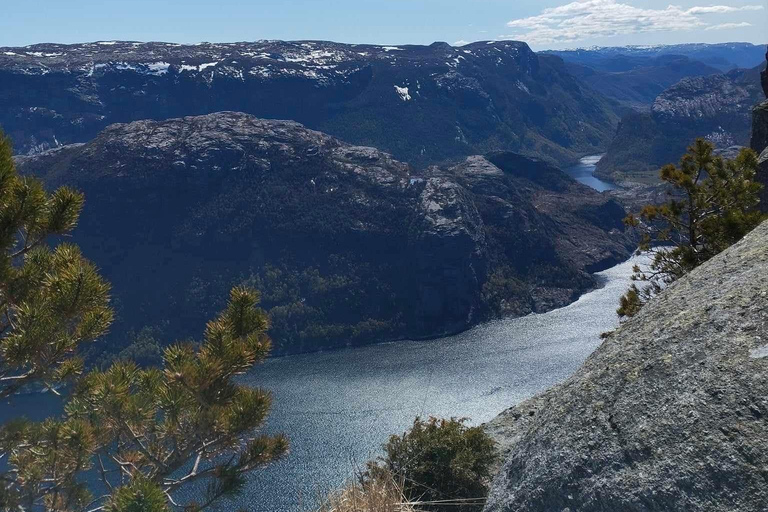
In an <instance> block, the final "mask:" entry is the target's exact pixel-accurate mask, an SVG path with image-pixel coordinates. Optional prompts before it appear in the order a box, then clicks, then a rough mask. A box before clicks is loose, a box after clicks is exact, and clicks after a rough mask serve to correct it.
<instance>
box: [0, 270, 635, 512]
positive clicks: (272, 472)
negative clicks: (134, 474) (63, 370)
mask: <svg viewBox="0 0 768 512" xmlns="http://www.w3.org/2000/svg"><path fill="white" fill-rule="evenodd" d="M632 265H633V262H632V261H629V262H626V263H623V264H621V265H618V266H616V267H613V268H611V269H609V270H607V271H605V272H601V273H599V274H598V276H599V278H600V281H601V284H602V287H601V288H599V289H597V290H594V291H592V292H590V293H587V294H585V295H583V296H582V297H581V298H580V299H579V300H578V301H576V302H575V303H573V304H571V305H570V306H567V307H564V308H562V309H558V310H555V311H551V312H549V313H545V314H535V315H529V316H526V317H523V318H516V319H506V320H499V321H494V322H490V323H487V324H484V325H481V326H478V327H475V328H473V329H471V330H469V331H466V332H464V333H462V334H459V335H456V336H450V337H447V338H442V339H436V340H432V341H400V342H394V343H386V344H380V345H373V346H369V347H363V348H356V349H348V350H340V351H333V352H327V353H320V354H307V355H300V356H290V357H281V358H275V359H271V360H269V361H268V362H266V363H265V364H263V365H261V366H259V367H257V368H256V369H255V370H254V371H253V372H251V373H250V374H249V375H247V376H246V377H245V378H244V381H245V382H246V383H248V384H249V385H253V386H261V387H264V388H267V389H270V390H272V391H273V392H274V408H273V411H272V414H271V416H270V418H269V423H268V426H267V429H268V430H269V431H275V432H276V431H280V432H284V433H286V434H287V435H288V436H289V437H290V440H291V452H290V454H289V455H288V456H287V457H286V458H285V459H284V460H282V461H281V462H279V463H277V464H274V465H273V466H271V467H269V468H267V469H266V470H263V471H258V472H256V473H254V474H252V475H251V476H250V477H249V481H248V484H247V486H246V488H245V490H244V493H243V494H242V495H241V496H239V497H238V498H237V499H236V500H233V501H232V502H224V503H221V504H220V505H219V506H218V510H220V511H232V510H238V509H245V510H249V511H259V512H267V511H269V512H276V511H291V512H294V511H300V510H312V509H313V508H314V506H315V505H316V503H317V501H318V497H319V496H320V495H322V494H323V493H325V492H327V491H328V490H330V489H333V488H335V487H337V486H339V485H340V484H342V483H343V482H344V481H345V480H347V479H349V478H351V477H352V476H353V475H355V474H356V473H358V472H359V471H360V470H361V469H362V468H363V467H364V464H365V461H367V460H369V459H370V458H372V457H376V456H377V455H378V454H379V449H380V447H381V445H382V443H384V442H385V441H386V440H387V438H388V436H389V435H390V434H392V433H399V432H402V431H404V430H405V429H406V428H407V427H408V426H409V424H410V423H411V422H412V421H413V418H414V417H415V416H428V415H434V416H441V417H452V416H454V417H468V418H471V423H473V424H479V423H483V422H486V421H488V420H490V419H492V418H493V417H494V416H495V415H497V414H498V413H500V412H501V411H503V410H504V409H506V408H507V407H510V406H511V405H513V404H515V403H518V402H520V401H521V400H524V399H526V398H528V397H531V396H532V395H534V394H536V393H538V392H540V391H543V390H545V389H547V388H548V387H550V386H552V385H553V384H556V383H558V382H560V381H562V380H564V379H565V378H567V377H568V376H569V375H571V374H572V373H573V372H574V371H575V370H576V369H577V368H578V367H579V365H580V364H581V363H582V362H583V361H584V360H585V359H586V358H587V356H589V354H590V353H592V351H593V350H594V349H595V348H596V347H597V346H598V345H599V344H600V338H599V336H600V333H602V332H604V331H608V330H611V329H613V328H614V327H616V325H617V324H618V319H617V317H616V313H615V310H616V305H617V302H618V299H619V296H620V295H621V294H622V293H623V292H624V291H625V290H626V288H627V286H628V284H629V282H630V281H629V276H630V274H631V271H632ZM59 410H60V405H59V404H58V401H57V399H56V398H55V397H53V396H51V395H50V394H37V395H26V396H24V397H21V399H17V400H15V401H14V404H12V405H11V406H9V405H8V404H6V405H5V406H3V407H0V421H2V420H3V419H4V418H7V417H8V416H9V414H13V415H17V414H20V413H23V414H26V415H28V416H30V417H32V418H42V417H45V416H47V415H50V414H55V413H57V412H58V411H59Z"/></svg>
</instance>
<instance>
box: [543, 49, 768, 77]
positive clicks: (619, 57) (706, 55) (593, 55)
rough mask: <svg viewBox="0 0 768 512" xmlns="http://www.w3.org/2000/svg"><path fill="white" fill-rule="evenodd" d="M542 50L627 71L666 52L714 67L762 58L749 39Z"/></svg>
mask: <svg viewBox="0 0 768 512" xmlns="http://www.w3.org/2000/svg"><path fill="white" fill-rule="evenodd" d="M543 53H548V54H551V55H557V56H559V57H562V58H563V59H564V60H565V61H566V62H573V63H577V64H582V65H585V66H589V67H591V68H594V69H598V70H601V71H611V72H615V71H629V70H631V69H635V68H638V67H644V66H647V65H648V63H649V62H650V61H652V60H653V59H656V58H658V57H662V56H666V55H677V56H683V57H688V58H689V59H691V60H697V61H699V62H702V63H703V64H706V65H707V66H711V67H714V68H717V69H719V70H721V71H730V70H732V69H734V68H753V67H755V66H757V65H759V64H760V63H761V62H762V61H763V60H764V55H765V45H754V44H750V43H719V44H705V43H691V44H673V45H654V46H608V47H592V48H577V49H573V50H552V51H546V52H543Z"/></svg>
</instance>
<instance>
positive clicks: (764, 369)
mask: <svg viewBox="0 0 768 512" xmlns="http://www.w3.org/2000/svg"><path fill="white" fill-rule="evenodd" d="M766 397H768V222H766V223H763V224H762V225H761V226H759V227H758V228H757V229H755V230H754V231H753V232H752V233H750V234H749V235H747V237H745V239H744V240H742V241H741V242H739V243H737V244H736V245H734V246H733V247H731V248H729V249H728V250H726V251H724V252H723V253H722V254H720V255H718V256H717V257H715V258H713V259H712V260H710V261H709V262H707V263H706V264H704V265H702V266H701V267H700V268H698V269H696V270H695V271H693V272H692V273H691V274H689V275H688V276H686V277H685V278H683V279H681V280H679V281H678V282H676V283H674V284H673V285H671V286H670V287H669V288H668V289H667V290H666V291H664V292H663V293H662V294H661V295H660V296H659V297H657V298H656V299H654V300H653V301H652V302H650V303H649V304H648V305H647V306H646V307H644V308H643V310H642V311H641V312H640V314H638V315H637V316H636V317H634V318H632V319H631V320H629V321H627V322H626V323H624V324H623V325H622V327H620V328H619V329H618V330H617V331H615V332H614V333H613V334H611V335H610V337H609V338H608V339H606V340H605V342H604V343H603V344H602V345H601V347H600V348H598V350H597V351H596V352H595V353H594V354H593V355H592V356H591V357H590V358H589V359H588V361H587V362H586V363H585V364H584V366H583V367H582V368H581V369H580V370H579V371H578V372H577V373H576V374H575V375H574V376H573V377H571V378H570V379H568V380H567V381H566V382H564V383H563V384H561V385H559V386H557V387H555V388H553V389H552V390H550V391H548V392H546V393H544V394H543V395H540V396H538V397H535V398H533V399H531V400H528V401H526V402H524V403H522V404H520V405H519V406H517V407H513V408H512V409H510V410H508V411H506V412H504V413H503V414H502V415H500V416H499V417H498V418H497V419H495V420H494V421H493V422H492V423H491V424H489V425H488V427H487V428H488V431H489V432H490V433H491V434H492V435H493V436H494V437H496V439H497V440H498V441H499V442H500V445H501V447H502V450H503V452H504V454H505V459H506V462H505V463H504V466H503V468H502V469H501V472H500V473H499V474H498V476H497V477H496V479H495V480H494V483H493V487H492V490H491V494H490V498H489V500H488V504H487V507H486V511H488V512H497V511H505V512H512V511H519V510H525V511H527V512H537V511H541V512H545V511H547V512H549V511H553V510H557V511H561V510H562V511H565V510H571V511H577V510H578V511H582V512H591V511H595V512H597V511H606V510H622V511H652V510H653V511H662V510H665V511H667V510H687V511H712V512H715V511H734V512H735V511H758V510H765V503H766V502H767V501H768V486H766V485H765V482H766V478H768V473H766V467H768V430H766V427H767V426H768V425H767V421H768V420H767V418H768V399H767V398H766Z"/></svg>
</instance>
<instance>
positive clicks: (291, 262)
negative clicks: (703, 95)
mask: <svg viewBox="0 0 768 512" xmlns="http://www.w3.org/2000/svg"><path fill="white" fill-rule="evenodd" d="M17 160H18V163H19V167H20V170H21V172H22V173H27V174H34V175H38V176H41V177H42V178H43V179H44V180H45V182H46V183H47V184H48V185H49V186H56V185H61V184H68V185H72V186H74V187H77V188H78V189H81V190H83V191H84V192H85V195H86V206H85V209H84V211H83V215H82V218H81V222H80V224H79V226H78V228H77V229H76V231H75V233H74V241H75V242H77V243H78V244H80V245H81V246H82V248H83V252H84V253H85V254H86V255H88V257H89V258H91V259H93V260H94V261H95V262H96V264H97V265H98V266H99V267H100V268H101V269H102V270H103V273H104V274H105V276H106V277H107V278H108V279H109V280H110V281H111V282H112V283H113V285H114V297H115V301H116V304H117V305H118V317H119V318H120V321H119V324H118V325H117V326H116V328H115V329H114V331H115V332H116V333H118V335H119V333H125V332H127V330H128V329H130V328H134V329H139V328H141V327H142V326H145V325H150V326H152V325H158V324H161V323H163V322H164V323H163V327H164V329H165V332H166V335H167V337H168V338H170V339H183V338H185V337H187V336H191V335H194V334H195V333H198V332H199V331H200V329H202V327H203V325H204V322H205V321H206V320H207V319H209V318H211V316H212V315H213V314H214V313H215V312H216V311H217V310H218V309H219V308H220V307H221V306H222V304H223V302H224V301H225V300H226V297H227V291H228V289H229V288H230V287H231V286H232V285H234V284H237V283H242V282H247V283H250V284H252V285H254V286H256V287H258V288H259V289H260V290H261V291H262V292H263V295H264V303H265V305H266V306H267V307H269V308H270V309H271V316H272V329H271V331H270V333H271V335H272V336H273V337H274V339H275V342H276V353H288V352H299V351H311V350H318V349H322V348H328V347H334V346H339V345H346V344H361V343H370V342H373V341H381V340H392V339H398V338H403V337H429V336H437V335H441V334H445V333H447V332H451V331H456V330H460V329H464V328H466V327H468V326H470V325H473V324H475V323H477V322H479V321H482V320H484V319H488V318H493V317H498V316H504V315H523V314H527V313H530V312H538V311H546V310H549V309H552V308H555V307H558V306H562V305H564V304H567V303H569V302H570V301H573V300H574V299H575V298H577V297H578V295H579V294H580V293H582V292H584V291H585V290H588V289H590V288H592V287H594V286H596V285H597V283H596V281H595V278H594V277H593V276H592V275H590V273H589V272H591V271H596V270H599V269H602V268H606V267H608V266H610V265H613V264H615V263H616V262H618V261H621V260H623V259H624V258H626V257H627V256H628V254H629V253H630V251H631V250H632V247H633V246H632V242H631V241H630V239H629V237H628V236H627V235H626V234H625V233H624V232H623V224H622V222H621V220H622V218H623V216H624V209H623V208H622V207H621V206H620V205H619V204H618V203H616V202H615V201H614V200H611V199H609V198H608V197H606V196H604V195H601V194H599V193H597V192H595V191H594V190H592V189H590V188H588V187H586V186H584V185H581V184H579V183H577V182H576V181H574V180H572V179H571V178H570V177H568V176H567V175H566V174H564V173H562V172H561V171H560V170H559V169H557V168H555V167H552V166H550V165H548V164H545V163H543V162H541V161H537V160H531V159H528V158H526V157H523V156H520V155H516V154H512V153H494V154H491V155H489V156H488V157H485V158H484V157H478V156H472V157H469V158H467V159H465V160H464V161H463V162H462V163H460V164H458V165H454V166H451V167H443V168H441V167H431V168H429V169H427V170H424V171H421V172H416V171H414V170H413V169H412V168H411V167H410V166H408V165H406V164H404V163H401V162H399V161H397V160H395V159H393V158H392V157H391V156H389V155H387V154H386V153H383V152H381V151H379V150H376V149H372V148H368V147H360V146H352V145H348V144H346V143H343V142H341V141H339V140H338V139H335V138H333V137H331V136H328V135H325V134H323V133H320V132H316V131H312V130H309V129H306V128H304V127H303V126H301V125H300V124H298V123H295V122H290V121H268V120H261V119H257V118H255V117H252V116H250V115H246V114H241V113H219V114H210V115H206V116H199V117H187V118H183V119H174V120H167V121H162V122H154V121H139V122H134V123H131V124H118V125H113V126H110V127H109V128H107V129H106V130H104V131H103V132H102V133H101V134H99V135H98V136H97V137H96V138H95V139H93V140H92V141H91V142H89V143H87V144H77V145H71V146H65V147H62V148H59V149H55V150H51V151H48V152H44V153H42V154H39V155H33V156H24V157H18V158H17Z"/></svg>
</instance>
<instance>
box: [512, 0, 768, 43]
mask: <svg viewBox="0 0 768 512" xmlns="http://www.w3.org/2000/svg"><path fill="white" fill-rule="evenodd" d="M761 9H763V6H762V5H747V6H743V7H731V6H726V5H713V6H699V7H692V8H689V9H684V8H683V7H680V6H677V5H670V6H668V7H667V8H666V9H642V8H639V7H634V6H632V5H629V4H626V3H619V2H618V1H617V0H579V1H575V2H571V3H569V4H565V5H561V6H558V7H550V8H547V9H544V10H543V11H542V12H541V14H539V15H538V16H531V17H528V18H520V19H515V20H512V21H510V22H509V23H507V26H508V27H510V28H512V29H515V33H513V34H509V35H503V36H499V38H500V39H520V40H523V41H526V42H528V43H531V44H543V43H564V42H573V41H580V40H584V39H591V38H596V37H610V36H617V35H627V34H638V33H645V32H671V31H686V30H694V29H705V30H715V27H721V28H732V27H724V26H723V25H729V24H726V23H723V24H721V25H717V24H713V23H711V22H709V21H705V20H704V19H702V17H701V15H705V14H724V13H732V12H737V11H757V10H761ZM740 26H744V25H740Z"/></svg>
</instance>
